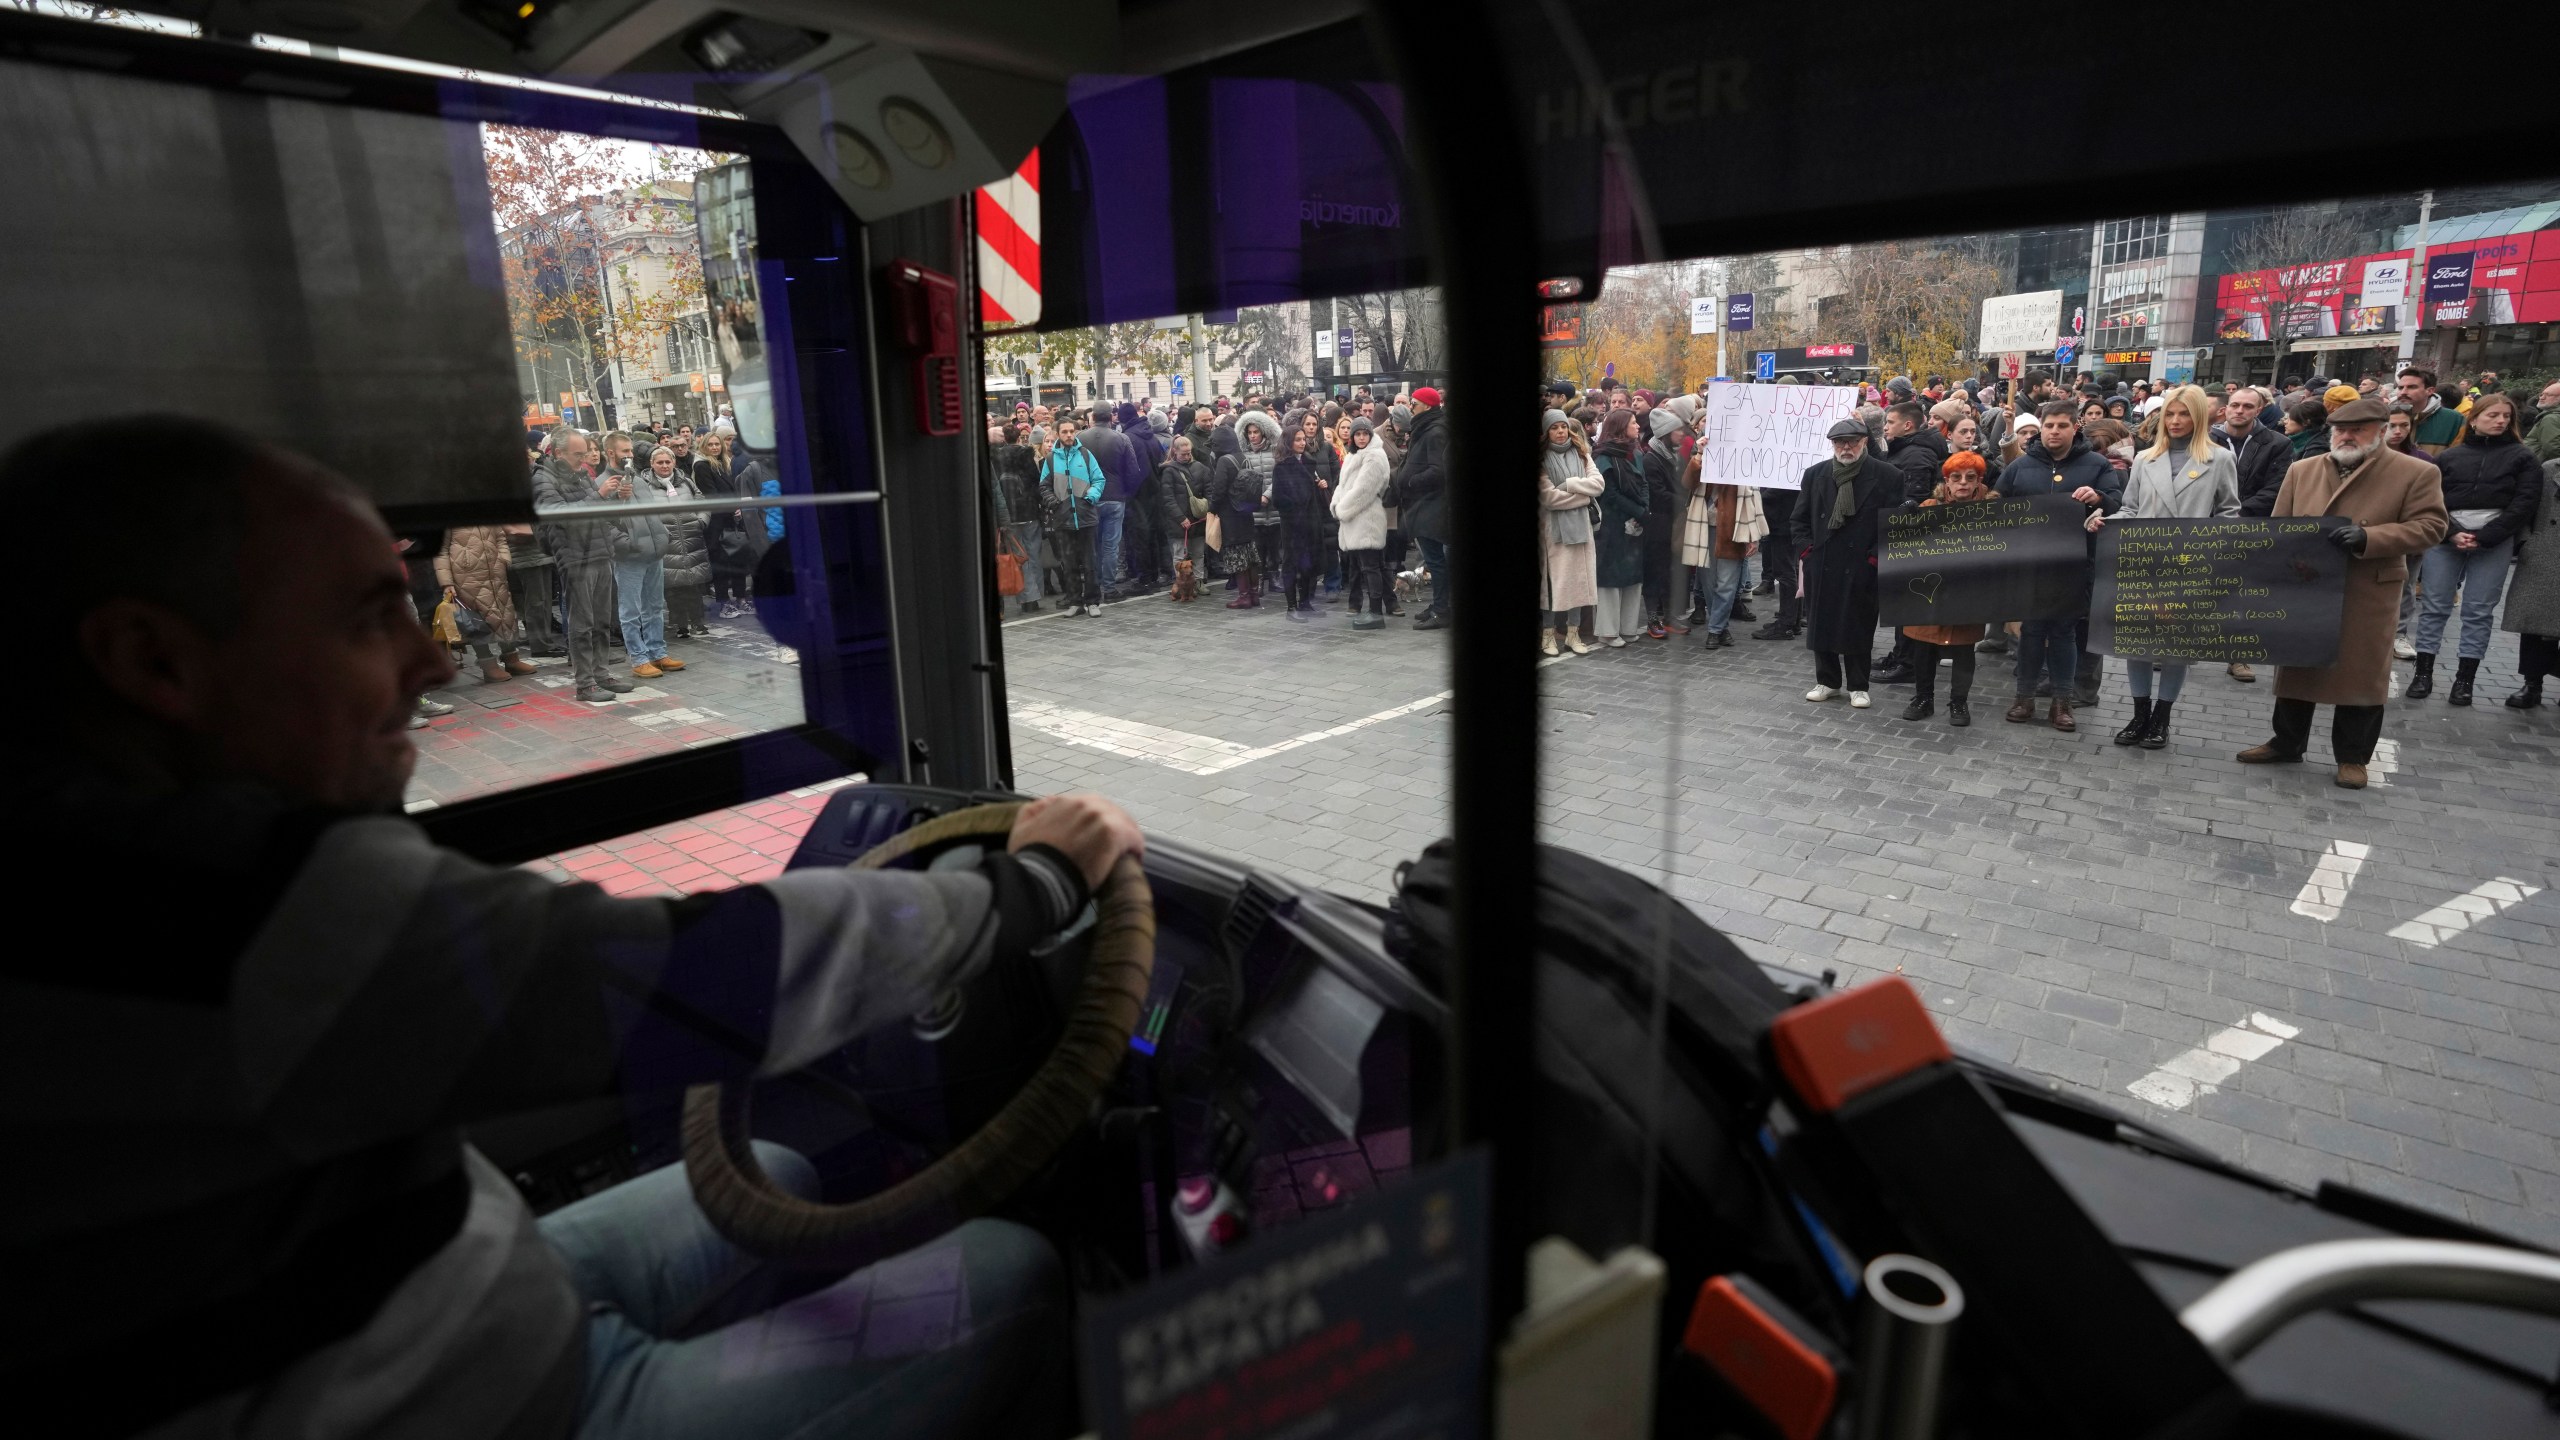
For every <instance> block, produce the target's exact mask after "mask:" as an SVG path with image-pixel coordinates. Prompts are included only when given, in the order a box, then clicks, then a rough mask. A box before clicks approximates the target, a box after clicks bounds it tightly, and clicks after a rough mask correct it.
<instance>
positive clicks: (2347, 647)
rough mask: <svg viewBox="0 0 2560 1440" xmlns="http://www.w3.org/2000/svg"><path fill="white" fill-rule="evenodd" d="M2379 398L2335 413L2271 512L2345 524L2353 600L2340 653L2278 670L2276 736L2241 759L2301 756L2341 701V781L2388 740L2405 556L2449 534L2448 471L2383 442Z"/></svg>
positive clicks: (2339, 536) (2342, 536) (2333, 538)
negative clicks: (2324, 714)
mask: <svg viewBox="0 0 2560 1440" xmlns="http://www.w3.org/2000/svg"><path fill="white" fill-rule="evenodd" d="M2386 417H2387V412H2386V411H2385V410H2384V409H2383V406H2382V402H2381V401H2379V400H2375V399H2372V398H2370V397H2367V398H2363V399H2357V400H2351V401H2349V402H2347V403H2346V404H2344V405H2341V406H2339V407H2338V409H2337V410H2336V411H2335V412H2334V413H2332V414H2331V415H2330V416H2329V432H2330V438H2329V449H2328V453H2326V454H2320V455H2307V456H2304V457H2303V458H2302V459H2300V460H2297V461H2295V462H2294V463H2293V466H2292V468H2290V469H2288V470H2287V471H2285V476H2284V488H2283V489H2281V490H2279V491H2278V492H2277V493H2276V503H2275V511H2274V514H2275V518H2277V519H2279V520H2281V519H2284V518H2286V517H2288V516H2298V515H2335V516H2338V517H2341V518H2343V519H2344V520H2345V521H2346V522H2347V523H2346V524H2345V525H2343V526H2341V527H2339V528H2337V529H2335V530H2332V531H2330V532H2329V540H2330V542H2331V543H2332V544H2335V545H2336V546H2337V547H2338V548H2339V549H2341V550H2344V551H2345V552H2346V553H2347V556H2348V560H2347V599H2346V606H2345V610H2344V612H2343V614H2342V615H2341V617H2340V623H2339V626H2338V658H2337V659H2336V660H2334V661H2332V662H2331V663H2329V664H2327V665H2324V666H2320V667H2318V668H2312V667H2309V666H2301V665H2287V666H2284V667H2282V668H2280V669H2278V670H2277V671H2276V712H2275V735H2274V736H2273V737H2272V738H2271V739H2269V740H2268V741H2267V743H2265V744H2264V745H2253V746H2251V747H2249V748H2248V749H2246V750H2243V751H2241V752H2240V756H2239V759H2240V763H2241V764H2243V765H2277V764H2299V763H2300V762H2301V760H2302V755H2303V751H2304V750H2305V749H2307V748H2308V747H2309V745H2310V742H2311V721H2312V716H2313V713H2314V710H2315V709H2316V707H2318V706H2320V705H2324V704H2326V705H2334V706H2336V707H2337V721H2336V726H2335V728H2334V729H2333V730H2332V731H2331V734H2330V745H2329V748H2330V750H2331V751H2332V753H2333V754H2334V756H2335V758H2336V760H2337V762H2338V774H2337V783H2338V785H2339V786H2340V787H2342V788H2344V789H2348V790H2361V789H2363V788H2364V785H2365V766H2366V765H2367V764H2369V763H2371V761H2372V759H2373V751H2374V746H2375V744H2376V743H2377V742H2378V741H2379V740H2380V739H2381V738H2382V716H2383V704H2384V702H2385V701H2387V700H2389V699H2390V698H2391V636H2392V633H2393V630H2394V629H2395V628H2396V626H2397V623H2398V621H2399V617H2400V591H2401V588H2402V587H2403V586H2405V585H2407V584H2408V583H2409V557H2410V556H2412V555H2418V554H2422V553H2424V552H2425V551H2426V550H2427V548H2428V547H2429V546H2431V545H2434V544H2435V543H2436V542H2437V541H2439V540H2441V539H2443V538H2444V533H2445V527H2446V525H2447V524H2448V523H2449V517H2447V516H2446V514H2445V508H2444V480H2443V474H2444V472H2443V471H2441V470H2438V469H2437V468H2436V467H2435V466H2433V465H2430V464H2428V463H2427V462H2426V461H2424V460H2422V459H2419V458H2418V457H2416V456H2414V455H2403V454H2401V453H2400V452H2399V451H2397V450H2393V449H2391V448H2390V447H2389V446H2387V445H2385V444H2383V443H2382V426H2383V421H2384V419H2385V418H2386Z"/></svg>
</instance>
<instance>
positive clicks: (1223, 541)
mask: <svg viewBox="0 0 2560 1440" xmlns="http://www.w3.org/2000/svg"><path fill="white" fill-rule="evenodd" d="M1208 545H1209V548H1210V549H1212V550H1217V551H1221V552H1223V551H1224V550H1225V549H1226V548H1227V537H1226V536H1224V535H1222V534H1220V533H1219V527H1218V517H1217V516H1215V515H1212V516H1210V517H1209V533H1208Z"/></svg>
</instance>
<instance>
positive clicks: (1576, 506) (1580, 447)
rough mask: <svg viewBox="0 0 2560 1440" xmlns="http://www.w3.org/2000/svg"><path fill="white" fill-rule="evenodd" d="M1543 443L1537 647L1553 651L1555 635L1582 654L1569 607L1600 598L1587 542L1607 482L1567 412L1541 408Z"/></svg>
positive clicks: (1586, 649)
mask: <svg viewBox="0 0 2560 1440" xmlns="http://www.w3.org/2000/svg"><path fill="white" fill-rule="evenodd" d="M1546 422H1547V449H1546V457H1545V462H1544V464H1543V465H1542V466H1541V467H1540V469H1539V473H1538V506H1539V509H1540V511H1541V512H1542V513H1543V514H1544V515H1545V516H1546V531H1547V533H1546V558H1547V563H1546V566H1545V573H1544V575H1543V577H1542V578H1543V581H1544V584H1543V586H1542V587H1541V588H1542V589H1543V590H1544V592H1545V593H1544V594H1543V595H1542V596H1541V598H1540V599H1539V602H1538V608H1539V609H1541V610H1543V611H1545V612H1546V617H1545V618H1546V623H1547V624H1548V625H1552V626H1553V627H1554V628H1553V629H1552V630H1549V629H1546V628H1545V627H1544V626H1542V627H1541V633H1540V634H1539V636H1538V648H1539V649H1540V650H1542V651H1544V652H1545V653H1546V654H1549V655H1553V654H1556V653H1558V652H1557V642H1558V640H1559V639H1561V640H1562V642H1563V643H1564V644H1565V645H1566V646H1569V647H1571V648H1572V650H1573V653H1574V654H1576V655H1588V654H1590V653H1591V646H1590V645H1589V644H1587V643H1585V642H1584V640H1583V638H1582V637H1581V636H1580V635H1578V634H1575V633H1574V629H1573V621H1574V612H1575V611H1578V610H1580V609H1582V608H1583V607H1585V606H1588V605H1596V604H1598V603H1599V602H1600V580H1599V558H1598V553H1597V551H1596V549H1595V548H1594V545H1593V539H1594V536H1593V530H1592V526H1593V522H1594V519H1595V517H1596V516H1597V515H1598V513H1599V512H1598V511H1597V510H1596V509H1594V508H1593V502H1594V501H1596V500H1597V499H1598V498H1599V497H1600V495H1601V493H1602V492H1603V491H1605V490H1607V489H1608V488H1609V486H1608V482H1607V481H1605V480H1603V479H1602V478H1601V477H1600V467H1599V466H1598V465H1597V464H1595V463H1594V462H1593V461H1592V459H1591V442H1590V441H1589V440H1587V439H1585V438H1583V435H1582V432H1581V430H1580V428H1579V427H1577V426H1576V425H1575V424H1574V423H1573V420H1572V418H1571V417H1570V416H1568V415H1566V414H1565V413H1564V412H1563V411H1561V410H1549V411H1548V412H1547V413H1546Z"/></svg>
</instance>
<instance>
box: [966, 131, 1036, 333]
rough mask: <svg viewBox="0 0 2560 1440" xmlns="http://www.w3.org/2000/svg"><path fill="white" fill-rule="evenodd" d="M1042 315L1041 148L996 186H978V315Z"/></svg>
mask: <svg viewBox="0 0 2560 1440" xmlns="http://www.w3.org/2000/svg"><path fill="white" fill-rule="evenodd" d="M1039 318H1040V152H1039V151H1038V150H1037V149H1034V150H1033V151H1032V152H1031V155H1030V158H1029V159H1026V160H1024V161H1023V162H1022V168H1021V169H1019V170H1016V171H1014V172H1013V174H1012V175H1011V176H1009V177H1007V178H1005V179H1002V180H999V181H997V182H996V183H994V184H993V185H981V186H979V187H978V320H979V323H981V324H985V325H1028V324H1030V323H1032V322H1033V321H1035V320H1038V319H1039Z"/></svg>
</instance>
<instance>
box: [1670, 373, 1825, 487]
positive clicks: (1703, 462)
mask: <svg viewBox="0 0 2560 1440" xmlns="http://www.w3.org/2000/svg"><path fill="white" fill-rule="evenodd" d="M1857 408H1858V391H1857V388H1856V387H1855V386H1850V385H1747V384H1744V383H1742V382H1741V381H1738V380H1717V381H1714V382H1712V383H1710V384H1709V385H1708V386H1707V433H1706V438H1705V439H1704V440H1702V441H1700V442H1699V445H1698V457H1699V458H1698V478H1699V479H1700V480H1701V481H1703V482H1705V483H1706V484H1709V485H1757V486H1760V487H1762V488H1764V489H1773V490H1793V489H1796V488H1798V487H1799V486H1801V485H1802V484H1803V483H1804V472H1805V471H1806V470H1807V469H1809V468H1811V467H1812V466H1813V465H1814V464H1815V463H1816V462H1818V461H1824V460H1829V459H1830V458H1831V442H1830V440H1828V439H1827V438H1825V436H1826V434H1827V432H1828V431H1829V430H1830V429H1831V426H1832V423H1833V422H1834V421H1839V420H1847V419H1851V418H1854V412H1855V411H1856V410H1857Z"/></svg>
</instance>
